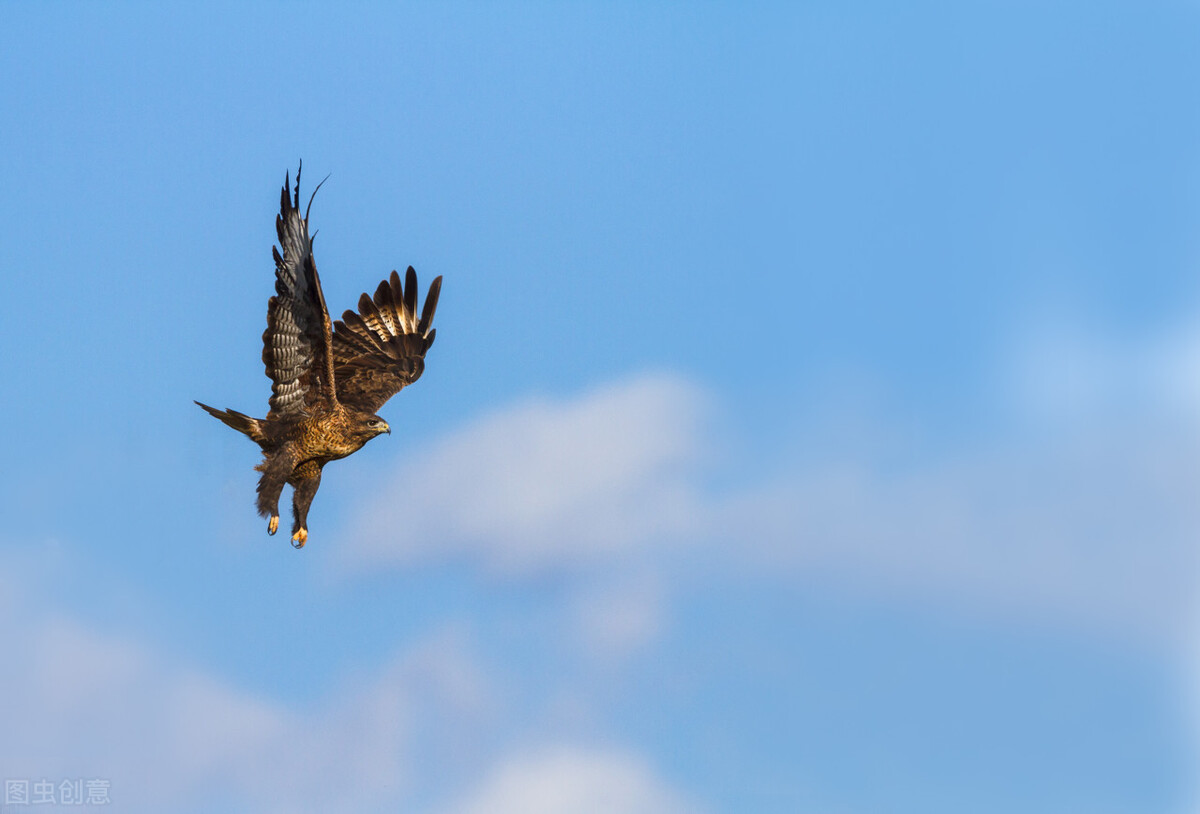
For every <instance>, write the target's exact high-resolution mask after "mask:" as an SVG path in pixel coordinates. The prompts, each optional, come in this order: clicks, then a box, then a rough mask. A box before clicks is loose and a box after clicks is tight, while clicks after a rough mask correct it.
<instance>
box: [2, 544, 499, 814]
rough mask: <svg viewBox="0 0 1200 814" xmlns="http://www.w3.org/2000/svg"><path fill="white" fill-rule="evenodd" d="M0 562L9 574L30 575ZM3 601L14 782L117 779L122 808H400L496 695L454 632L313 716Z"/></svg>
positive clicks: (17, 598)
mask: <svg viewBox="0 0 1200 814" xmlns="http://www.w3.org/2000/svg"><path fill="white" fill-rule="evenodd" d="M4 565H5V566H7V567H3V568H0V583H3V584H6V585H9V586H11V585H13V584H14V583H17V582H24V583H29V582H30V575H29V574H28V573H24V574H22V573H20V572H19V571H15V570H14V569H13V568H12V567H11V566H12V564H11V563H7V564H4ZM18 576H19V577H20V579H18V578H17V577H18ZM7 604H8V608H7V610H9V611H11V613H9V614H6V615H5V616H4V617H3V619H2V620H0V640H3V641H4V642H5V647H6V651H5V659H4V662H3V665H4V666H3V667H0V698H3V699H4V702H5V714H4V737H3V738H2V739H0V767H2V768H3V772H4V776H5V777H9V778H32V779H38V778H51V779H53V780H54V781H55V782H56V783H57V782H58V781H59V780H61V779H67V778H102V779H106V780H108V781H109V782H110V784H111V787H110V796H111V798H112V800H113V802H114V804H118V803H119V805H120V807H121V810H123V811H133V812H137V811H161V810H163V809H171V810H175V811H187V810H213V809H214V808H221V809H223V810H234V811H237V810H253V811H263V812H271V811H280V812H282V811H289V812H304V811H313V812H317V811H320V812H327V811H364V810H381V811H382V810H397V804H398V803H402V802H403V801H405V800H408V799H410V798H411V795H412V794H413V793H414V792H415V790H417V788H418V787H419V786H420V787H421V788H422V789H423V788H424V786H422V783H423V780H422V778H419V777H415V773H416V770H417V769H418V768H419V767H422V766H423V764H424V761H425V760H426V758H427V757H428V756H429V755H442V756H445V755H448V754H451V753H453V751H454V749H455V748H456V747H457V745H460V744H458V743H457V742H452V741H451V740H448V739H452V738H459V737H460V736H461V733H462V730H463V728H464V727H467V728H471V724H469V723H468V722H472V721H475V720H477V719H479V718H480V716H481V715H482V710H483V709H484V708H485V707H486V705H487V703H488V701H487V699H488V691H487V688H486V682H485V681H484V680H483V678H482V676H481V673H480V672H479V670H478V669H477V667H476V665H475V663H474V662H473V660H472V659H471V657H470V655H469V654H468V652H467V648H466V647H465V645H464V643H463V641H462V640H461V637H459V636H456V635H453V633H452V632H451V633H450V634H447V635H434V636H433V637H431V638H429V639H427V640H426V641H424V642H421V643H419V644H417V645H416V646H414V647H412V648H409V649H406V650H404V651H402V652H400V653H398V654H397V655H396V657H395V658H394V659H393V661H392V662H391V664H390V665H388V666H387V667H386V668H385V669H384V670H383V671H382V672H381V674H379V675H377V676H376V677H374V678H373V679H371V680H370V681H368V682H366V683H364V684H360V685H355V686H349V687H346V688H345V689H344V690H343V691H342V692H339V693H337V694H336V695H335V696H334V697H331V698H329V699H327V701H326V702H325V703H324V704H321V705H319V706H318V707H317V708H315V709H312V710H307V709H295V708H291V707H289V706H287V705H284V704H282V703H280V702H278V701H277V700H275V699H272V698H270V697H265V696H262V695H260V694H258V693H254V692H250V691H247V690H245V689H242V688H239V687H237V686H236V685H234V684H232V683H231V682H229V681H227V680H224V679H222V678H221V677H219V676H217V675H215V674H212V673H210V672H207V671H206V670H204V669H203V668H202V667H198V666H195V665H188V664H183V663H180V662H179V661H178V659H175V658H172V657H170V656H168V655H166V654H165V653H164V652H163V651H162V650H161V649H160V648H156V647H154V646H153V645H152V644H150V643H148V642H146V641H141V640H138V639H136V638H131V637H129V636H126V635H121V634H114V633H110V632H105V631H101V630H98V629H95V628H93V627H91V626H90V625H88V624H87V623H84V622H81V621H79V620H77V619H72V618H70V617H67V616H64V615H62V614H61V613H57V612H55V611H53V610H51V609H48V608H46V607H43V606H41V604H40V603H39V602H38V601H37V600H36V598H35V597H33V596H32V595H31V594H29V593H28V592H25V593H24V595H22V592H19V591H12V592H10V593H9V595H8V602H7ZM483 717H484V718H485V719H486V716H483ZM456 733H457V734H456ZM471 734H472V735H473V736H474V735H475V734H477V733H475V731H474V730H473V729H472V733H471ZM460 739H461V738H460Z"/></svg>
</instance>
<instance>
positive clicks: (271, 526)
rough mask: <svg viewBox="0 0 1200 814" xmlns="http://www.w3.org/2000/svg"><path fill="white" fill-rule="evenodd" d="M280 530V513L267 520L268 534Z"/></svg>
mask: <svg viewBox="0 0 1200 814" xmlns="http://www.w3.org/2000/svg"><path fill="white" fill-rule="evenodd" d="M277 531H279V515H277V514H273V515H271V519H270V520H269V521H268V522H267V534H274V533H275V532H277Z"/></svg>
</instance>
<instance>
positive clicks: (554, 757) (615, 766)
mask: <svg viewBox="0 0 1200 814" xmlns="http://www.w3.org/2000/svg"><path fill="white" fill-rule="evenodd" d="M694 811H696V809H695V808H694V807H693V806H692V805H690V804H689V803H688V802H686V801H685V800H684V799H683V798H682V797H681V796H680V795H679V794H678V793H677V792H676V791H674V790H673V789H671V788H669V787H668V786H667V785H666V784H665V783H664V782H663V781H662V780H661V779H659V778H658V777H657V776H656V775H655V774H654V772H653V771H652V770H651V769H650V767H649V766H648V765H647V764H646V763H645V761H643V760H640V759H638V758H637V757H635V756H633V755H629V754H625V753H622V752H616V751H609V750H595V749H579V748H574V747H559V748H554V749H549V750H545V751H542V752H538V753H533V754H529V755H522V756H517V757H513V758H510V759H508V760H506V761H504V762H502V763H500V764H499V765H498V766H496V767H495V768H494V769H493V770H492V772H491V773H490V774H489V775H488V776H487V777H486V778H485V779H484V780H483V782H482V784H481V785H480V787H479V788H478V789H477V790H475V791H474V792H473V793H471V794H470V795H469V796H468V797H467V798H466V799H464V800H462V801H461V802H459V803H458V804H457V805H454V806H452V807H451V808H450V809H448V810H447V811H446V812H445V814H686V813H687V812H694Z"/></svg>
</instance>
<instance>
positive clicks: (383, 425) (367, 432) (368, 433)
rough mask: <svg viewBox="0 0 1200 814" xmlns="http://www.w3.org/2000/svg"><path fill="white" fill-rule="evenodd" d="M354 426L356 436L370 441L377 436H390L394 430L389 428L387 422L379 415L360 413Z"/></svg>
mask: <svg viewBox="0 0 1200 814" xmlns="http://www.w3.org/2000/svg"><path fill="white" fill-rule="evenodd" d="M354 425H355V426H354V429H355V432H356V434H358V435H359V436H360V437H362V438H364V439H366V440H368V441H369V440H371V439H372V438H374V437H375V436H376V435H383V434H384V433H385V432H386V433H388V434H389V435H390V434H391V432H392V428H391V427H389V426H388V423H387V422H386V421H384V420H383V419H382V418H380V417H379V416H377V415H371V414H369V413H359V414H358V415H356V416H355V422H354Z"/></svg>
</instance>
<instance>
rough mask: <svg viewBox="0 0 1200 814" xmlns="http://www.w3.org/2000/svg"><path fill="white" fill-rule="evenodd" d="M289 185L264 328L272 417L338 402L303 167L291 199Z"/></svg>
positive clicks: (282, 201) (286, 182)
mask: <svg viewBox="0 0 1200 814" xmlns="http://www.w3.org/2000/svg"><path fill="white" fill-rule="evenodd" d="M301 168H303V165H302V166H301ZM290 184H291V179H290V178H289V177H287V176H285V178H284V184H283V191H282V193H281V194H280V203H279V215H278V217H276V219H275V231H276V234H278V236H279V246H278V248H276V247H272V250H271V254H272V256H273V257H274V258H275V296H273V297H271V299H270V300H269V301H268V303H267V329H266V330H265V331H264V332H263V365H264V366H265V367H266V373H267V376H268V377H269V378H270V379H271V398H270V405H271V410H270V413H269V414H268V415H269V416H272V415H273V416H281V417H294V416H298V415H300V414H301V413H303V412H304V411H305V410H307V409H308V408H309V407H310V406H312V405H313V404H315V403H317V402H322V401H323V402H325V403H326V404H336V401H337V391H336V389H335V383H334V372H333V352H332V347H331V342H332V339H331V331H332V325H331V323H330V320H329V309H328V308H326V306H325V294H324V293H323V292H322V291H321V278H320V277H319V276H318V274H317V266H316V263H315V262H314V261H313V254H312V238H311V237H310V236H309V234H308V217H307V213H306V214H305V216H304V217H301V215H300V170H297V171H296V187H295V191H294V193H293V195H292V196H291V197H290V198H289V196H288V187H289V186H290ZM317 188H318V189H319V188H320V184H318V185H317ZM313 195H314V197H315V196H316V190H314V191H313ZM309 205H310V206H311V205H312V201H311V200H310V201H309Z"/></svg>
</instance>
